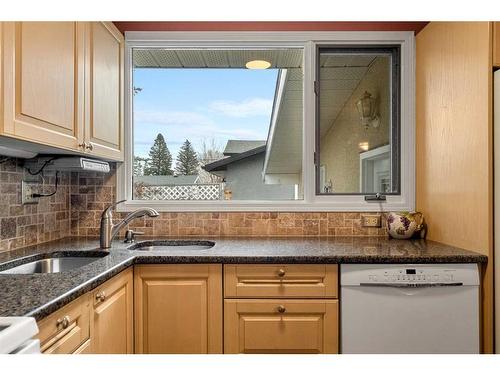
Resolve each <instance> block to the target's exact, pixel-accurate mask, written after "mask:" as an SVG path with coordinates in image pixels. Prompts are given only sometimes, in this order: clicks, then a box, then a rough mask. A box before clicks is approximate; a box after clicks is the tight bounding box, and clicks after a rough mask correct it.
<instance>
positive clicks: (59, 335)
mask: <svg viewBox="0 0 500 375" xmlns="http://www.w3.org/2000/svg"><path fill="white" fill-rule="evenodd" d="M89 318H90V305H89V295H88V294H85V295H83V296H82V297H80V298H78V299H77V300H75V301H73V302H71V303H70V304H68V305H66V306H64V307H63V308H62V309H60V310H58V311H56V312H55V313H53V314H51V315H49V316H48V317H47V318H45V319H43V320H42V321H41V322H40V323H39V324H38V328H39V330H40V333H39V334H38V338H39V339H40V347H41V351H42V353H47V354H70V353H73V352H74V351H75V350H76V349H77V348H79V347H80V346H81V345H82V344H83V343H84V342H85V341H87V340H88V339H89V336H90V322H89Z"/></svg>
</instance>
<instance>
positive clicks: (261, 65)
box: [245, 60, 271, 69]
mask: <svg viewBox="0 0 500 375" xmlns="http://www.w3.org/2000/svg"><path fill="white" fill-rule="evenodd" d="M245 66H246V67H247V69H267V68H269V67H270V66H271V63H270V62H269V61H265V60H252V61H249V62H247V63H246V64H245Z"/></svg>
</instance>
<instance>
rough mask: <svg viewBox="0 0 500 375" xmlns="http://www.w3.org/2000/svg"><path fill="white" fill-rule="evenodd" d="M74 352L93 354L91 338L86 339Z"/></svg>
mask: <svg viewBox="0 0 500 375" xmlns="http://www.w3.org/2000/svg"><path fill="white" fill-rule="evenodd" d="M73 354H92V344H91V340H87V341H85V342H84V343H83V344H82V345H81V346H80V347H79V348H78V349H76V350H75V351H74V352H73Z"/></svg>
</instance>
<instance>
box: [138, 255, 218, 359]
mask: <svg viewBox="0 0 500 375" xmlns="http://www.w3.org/2000/svg"><path fill="white" fill-rule="evenodd" d="M134 277H135V282H134V288H135V297H136V299H135V324H136V330H135V332H136V336H135V351H136V353H168V354H170V353H173V354H176V353H192V354H203V353H222V266H221V265H205V264H197V265H184V264H183V265H143V266H142V265H141V266H136V267H135V271H134Z"/></svg>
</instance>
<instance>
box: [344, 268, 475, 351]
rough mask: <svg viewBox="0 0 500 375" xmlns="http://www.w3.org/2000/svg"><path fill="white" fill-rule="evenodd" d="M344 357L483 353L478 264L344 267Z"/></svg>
mask: <svg viewBox="0 0 500 375" xmlns="http://www.w3.org/2000/svg"><path fill="white" fill-rule="evenodd" d="M340 286H341V295H340V298H341V299H340V306H341V315H340V321H341V353H347V354H348V353H360V354H361V353H364V354H369V353H379V354H382V353H387V354H389V353H391V354H392V353H394V354H395V353H407V354H410V353H429V354H431V353H479V348H480V343H479V339H480V337H479V328H480V327H479V325H480V320H479V311H480V308H479V298H480V292H479V271H478V266H477V264H473V263H470V264H343V265H341V267H340Z"/></svg>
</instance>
